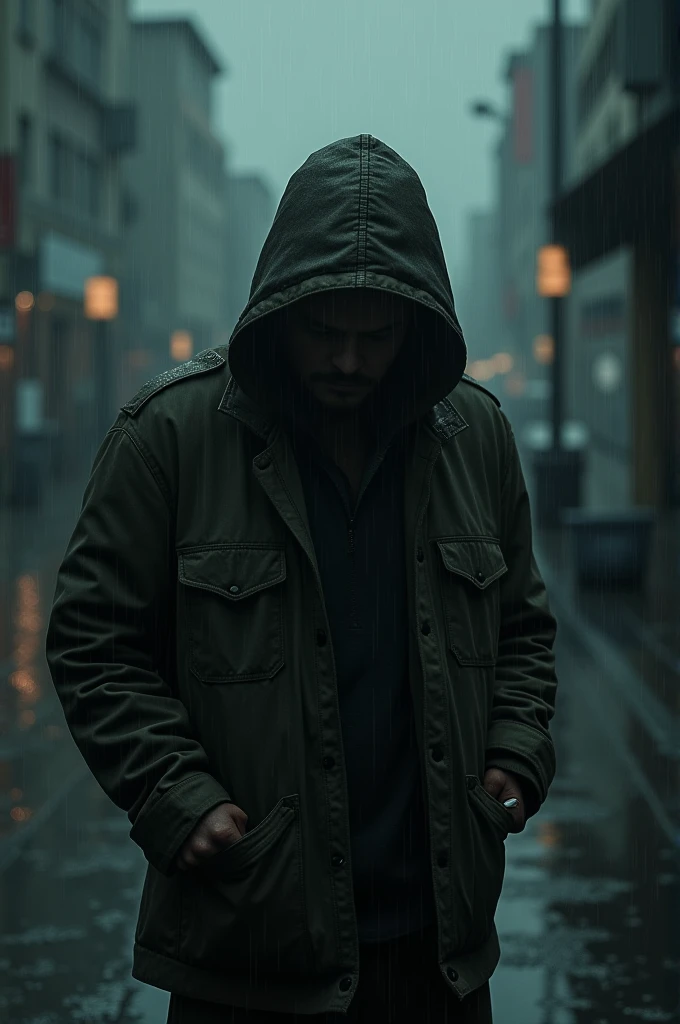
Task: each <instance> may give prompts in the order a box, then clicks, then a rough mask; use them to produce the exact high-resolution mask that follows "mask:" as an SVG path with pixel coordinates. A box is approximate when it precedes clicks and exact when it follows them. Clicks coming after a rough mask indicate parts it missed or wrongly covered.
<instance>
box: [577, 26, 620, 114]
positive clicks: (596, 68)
mask: <svg viewBox="0 0 680 1024" xmlns="http://www.w3.org/2000/svg"><path fill="white" fill-rule="evenodd" d="M618 32H619V19H618V13H617V12H615V13H614V14H613V16H612V19H611V22H610V23H609V27H608V28H607V30H606V32H605V34H604V36H603V39H602V42H601V43H600V47H599V49H598V50H597V52H596V54H595V59H594V60H593V62H592V64H591V65H590V67H589V68H588V73H587V74H586V76H585V77H584V78H583V79H582V81H581V83H580V86H579V97H578V108H579V119H580V121H581V123H583V122H584V121H587V120H588V118H589V117H590V115H591V114H592V112H593V109H594V108H595V106H596V104H597V102H598V100H599V99H600V96H601V95H602V91H603V89H604V87H605V86H606V85H607V83H608V82H609V79H610V78H611V77H612V75H614V74H615V72H616V70H617V46H618Z"/></svg>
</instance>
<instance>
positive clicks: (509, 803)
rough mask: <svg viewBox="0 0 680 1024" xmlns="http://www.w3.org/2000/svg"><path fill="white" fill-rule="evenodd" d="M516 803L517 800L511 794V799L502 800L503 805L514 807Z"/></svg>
mask: <svg viewBox="0 0 680 1024" xmlns="http://www.w3.org/2000/svg"><path fill="white" fill-rule="evenodd" d="M517 804H518V800H517V797H516V796H513V798H512V800H504V801H503V807H516V806H517Z"/></svg>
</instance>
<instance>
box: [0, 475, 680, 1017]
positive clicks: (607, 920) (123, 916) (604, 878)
mask: <svg viewBox="0 0 680 1024" xmlns="http://www.w3.org/2000/svg"><path fill="white" fill-rule="evenodd" d="M81 497H82V485H81V486H80V487H77V486H74V487H72V488H71V489H64V490H63V491H60V492H58V493H57V492H55V495H54V496H53V502H52V504H51V506H50V505H47V504H46V507H45V508H44V509H43V511H42V512H39V511H35V512H24V511H22V510H12V519H13V522H12V523H11V524H10V525H11V534H12V536H11V543H9V544H8V545H7V546H6V547H5V549H4V550H3V551H2V554H1V555H0V557H1V558H2V563H1V565H0V716H1V718H0V723H1V724H0V1021H2V1024H62V1022H63V1024H66V1022H71V1021H80V1022H87V1024H105V1022H106V1024H113V1022H125V1024H127V1022H135V1024H163V1022H164V1021H165V1018H166V1009H167V1003H168V995H167V993H164V992H160V991H158V990H155V989H152V988H149V987H148V986H145V985H142V984H140V983H138V982H136V981H134V980H133V979H132V978H131V977H130V966H131V949H132V937H133V933H134V926H135V922H136V915H137V909H138V906H139V898H140V894H141V886H142V881H143V875H144V870H145V864H146V862H145V860H144V857H143V855H142V854H141V851H140V850H139V849H138V848H137V847H136V846H135V844H134V843H132V842H131V840H130V839H129V836H128V832H129V823H128V820H127V817H126V815H125V814H124V813H122V812H120V811H118V810H117V809H116V808H115V807H114V806H113V805H112V804H111V803H110V801H109V800H108V798H107V797H106V796H105V795H104V794H103V793H102V791H101V790H100V789H99V787H98V786H97V784H96V783H95V782H94V780H93V779H92V778H91V777H90V775H89V773H88V771H87V768H86V767H85V765H84V762H83V761H82V758H81V756H80V754H79V753H78V751H77V750H76V748H75V746H74V744H73V741H72V740H71V738H70V735H69V733H68V730H67V729H66V728H65V725H64V722H63V716H62V714H61V709H60V707H59V705H58V702H57V701H56V698H55V697H54V695H53V693H52V684H51V680H50V678H49V673H48V671H47V666H46V663H45V660H44V651H43V643H44V628H45V625H46V621H47V618H48V616H49V609H50V606H51V601H52V597H53V592H54V577H55V574H56V570H57V567H58V564H59V561H60V559H61V556H62V554H63V550H64V546H65V544H66V541H67V539H68V536H69V534H70V530H71V527H72V524H73V522H74V521H75V517H76V516H77V512H78V508H79V504H80V500H81ZM0 516H3V517H4V520H3V522H0V533H2V535H3V536H5V537H6V538H7V537H8V533H7V529H8V518H7V516H8V512H7V510H2V511H0ZM3 527H4V532H3V531H2V528H3ZM562 600H564V595H563V597H562ZM557 611H558V617H559V609H557ZM582 612H583V608H582V607H581V608H576V609H572V613H573V614H571V617H569V616H567V615H565V626H564V628H563V629H562V630H561V632H560V637H559V641H558V659H559V671H560V692H559V702H558V708H557V714H556V717H555V719H554V722H553V733H554V737H555V743H556V747H557V755H558V774H557V778H556V780H555V782H554V784H553V787H552V790H551V793H550V796H549V798H548V801H547V802H546V804H545V805H544V807H543V808H542V809H541V811H540V813H539V814H538V815H537V816H536V817H535V818H533V819H532V820H531V821H530V822H529V824H528V826H527V828H526V829H525V831H524V832H523V833H522V834H521V835H518V836H516V835H513V836H509V837H508V840H507V842H506V851H507V872H506V881H505V886H504V891H503V896H502V898H501V903H500V906H499V910H498V914H497V925H498V930H499V934H500V938H501V946H502V950H503V954H502V959H501V963H500V965H499V967H498V969H497V971H496V974H495V975H494V977H493V979H492V986H491V988H492V998H493V1005H494V1020H495V1024H619V1022H624V1021H625V1022H628V1021H630V1020H637V1021H677V1022H680V857H679V853H680V849H679V846H678V836H679V835H680V824H679V817H680V816H679V815H678V806H677V794H678V792H679V791H680V785H679V783H680V770H679V769H680V751H679V750H678V748H677V746H675V745H674V742H673V737H674V735H675V733H674V732H673V729H674V727H675V724H676V723H675V720H674V719H673V718H672V716H671V713H670V709H668V708H667V713H666V715H665V719H664V721H663V722H661V721H659V719H658V715H657V717H655V713H656V712H655V713H652V712H651V711H649V707H650V706H649V705H648V704H646V703H645V698H644V697H643V698H640V695H639V694H637V695H635V694H633V696H631V692H632V691H631V692H628V691H626V696H622V692H623V691H622V689H621V681H620V673H619V672H618V671H617V669H618V666H617V664H616V663H615V662H611V663H610V662H609V661H608V660H607V652H608V651H610V650H611V648H607V647H605V648H602V647H601V646H600V647H598V645H597V643H596V642H594V641H592V637H590V642H586V640H587V638H586V639H584V637H585V634H584V633H582V632H581V625H580V623H581V621H582V620H581V619H579V618H578V614H581V613H582ZM577 613H578V614H577ZM588 636H590V634H588ZM610 639H611V637H610ZM627 643H628V647H629V648H634V643H633V642H632V641H631V640H630V639H629V640H628V641H627ZM640 658H641V659H642V658H643V655H640ZM648 668H649V666H648ZM650 670H651V669H650ZM629 682H630V681H629ZM642 684H645V685H646V683H645V680H644V679H643V681H642ZM642 684H640V680H639V679H638V680H637V683H636V685H642ZM657 697H658V693H657ZM653 706H654V708H655V709H656V711H658V707H657V705H653Z"/></svg>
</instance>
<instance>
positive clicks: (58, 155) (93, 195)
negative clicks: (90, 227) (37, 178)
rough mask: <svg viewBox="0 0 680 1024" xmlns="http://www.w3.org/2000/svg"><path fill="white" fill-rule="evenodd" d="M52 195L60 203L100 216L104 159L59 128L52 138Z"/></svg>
mask: <svg viewBox="0 0 680 1024" xmlns="http://www.w3.org/2000/svg"><path fill="white" fill-rule="evenodd" d="M49 161H50V196H51V198H52V199H53V200H54V201H55V202H56V203H59V205H60V206H62V207H65V208H67V209H70V210H72V211H73V212H74V213H77V214H78V215H80V216H82V217H87V218H90V219H92V220H97V219H98V218H99V216H100V214H101V188H102V186H101V180H102V176H101V163H100V161H99V160H98V159H97V157H95V156H92V155H91V154H89V153H87V152H86V151H85V150H84V149H81V148H79V147H77V146H74V145H72V144H71V143H70V142H69V141H68V140H67V139H64V137H63V136H62V135H60V134H59V133H58V132H53V133H52V134H51V135H50V138H49Z"/></svg>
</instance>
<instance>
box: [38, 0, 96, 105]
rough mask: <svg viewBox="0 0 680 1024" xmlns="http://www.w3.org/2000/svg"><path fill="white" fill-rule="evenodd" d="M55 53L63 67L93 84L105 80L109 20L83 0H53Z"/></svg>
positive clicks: (52, 32)
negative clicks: (105, 51) (104, 69)
mask: <svg viewBox="0 0 680 1024" xmlns="http://www.w3.org/2000/svg"><path fill="white" fill-rule="evenodd" d="M50 3H51V44H52V53H53V55H54V56H55V57H56V58H57V59H58V60H59V61H60V63H61V64H62V66H63V67H64V68H68V69H69V70H70V71H71V73H72V74H74V75H75V76H76V77H77V78H82V79H83V80H84V81H85V82H86V83H89V84H90V85H95V86H99V85H101V83H102V80H103V77H104V76H103V65H104V49H105V47H104V42H105V35H106V22H105V19H104V17H103V15H102V14H101V12H100V11H98V10H97V9H96V8H95V7H93V6H92V5H91V4H89V3H85V2H83V0H80V2H78V0H50Z"/></svg>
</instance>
